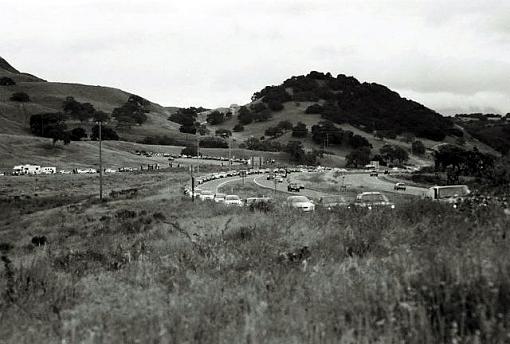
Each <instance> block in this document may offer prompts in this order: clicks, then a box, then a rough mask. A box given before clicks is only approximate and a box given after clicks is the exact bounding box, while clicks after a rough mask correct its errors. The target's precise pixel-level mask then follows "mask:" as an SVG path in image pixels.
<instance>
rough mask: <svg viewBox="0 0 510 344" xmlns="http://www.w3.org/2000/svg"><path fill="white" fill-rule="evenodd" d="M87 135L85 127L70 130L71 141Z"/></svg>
mask: <svg viewBox="0 0 510 344" xmlns="http://www.w3.org/2000/svg"><path fill="white" fill-rule="evenodd" d="M86 137H87V131H86V130H85V129H83V128H74V129H73V130H71V132H70V138H71V141H80V140H81V139H83V138H86Z"/></svg>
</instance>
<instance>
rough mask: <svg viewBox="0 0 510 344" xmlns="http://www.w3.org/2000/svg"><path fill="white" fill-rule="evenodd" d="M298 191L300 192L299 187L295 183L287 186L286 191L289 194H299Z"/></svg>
mask: <svg viewBox="0 0 510 344" xmlns="http://www.w3.org/2000/svg"><path fill="white" fill-rule="evenodd" d="M299 190H301V187H300V186H299V185H298V184H297V183H290V184H289V185H288V186H287V191H290V192H299Z"/></svg>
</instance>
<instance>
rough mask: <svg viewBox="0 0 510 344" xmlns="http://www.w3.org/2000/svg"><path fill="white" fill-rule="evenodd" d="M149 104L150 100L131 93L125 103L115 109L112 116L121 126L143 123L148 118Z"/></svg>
mask: <svg viewBox="0 0 510 344" xmlns="http://www.w3.org/2000/svg"><path fill="white" fill-rule="evenodd" d="M149 105H150V102H149V101H148V100H146V99H144V98H142V97H140V96H137V95H131V96H129V98H128V100H127V102H126V103H125V104H124V105H122V106H121V107H118V108H115V109H113V112H112V117H113V118H115V119H116V120H117V122H118V123H119V125H121V126H126V127H131V126H132V125H135V124H138V125H141V124H143V123H144V122H145V121H146V120H147V115H146V114H147V113H148V112H149Z"/></svg>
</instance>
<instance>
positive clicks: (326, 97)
mask: <svg viewBox="0 0 510 344" xmlns="http://www.w3.org/2000/svg"><path fill="white" fill-rule="evenodd" d="M290 90H291V91H290ZM252 99H253V100H254V101H255V100H258V99H261V100H262V102H264V103H269V102H270V101H277V102H280V103H284V102H288V101H296V102H300V101H311V102H318V101H323V102H324V105H319V104H316V105H311V106H310V107H308V108H307V109H306V110H305V111H306V113H313V114H316V113H320V114H321V115H322V117H323V118H325V119H328V120H330V121H332V122H335V123H339V124H342V123H349V124H352V125H354V126H357V127H359V128H361V129H363V130H365V131H367V132H372V131H374V130H377V131H381V132H383V133H384V132H389V131H392V132H393V133H395V135H400V134H402V133H403V132H411V133H413V134H414V135H416V136H418V137H424V138H428V139H432V140H436V141H439V140H442V139H444V138H445V136H446V135H450V134H452V133H453V132H451V129H452V127H453V122H452V121H451V120H450V119H448V118H445V117H443V116H441V115H440V114H438V113H436V112H434V111H432V110H430V109H428V108H426V107H425V106H423V105H421V104H418V103H416V102H413V101H411V100H408V99H405V98H402V97H400V96H399V94H398V93H396V92H393V91H391V90H390V89H388V88H387V87H385V86H383V85H379V84H375V83H360V82H359V81H358V80H356V79H355V78H353V77H348V76H345V75H343V74H340V75H338V76H337V77H336V78H335V77H333V76H332V75H331V74H329V73H327V74H324V73H319V72H311V73H310V74H308V75H306V76H303V75H301V76H294V77H292V78H290V79H288V80H285V81H284V82H283V84H282V85H280V86H268V87H265V88H264V89H263V90H262V91H260V92H256V93H255V94H254V95H253V97H252ZM457 134H458V133H457Z"/></svg>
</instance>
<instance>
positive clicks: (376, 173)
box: [370, 170, 379, 177]
mask: <svg viewBox="0 0 510 344" xmlns="http://www.w3.org/2000/svg"><path fill="white" fill-rule="evenodd" d="M377 176H379V172H377V171H376V170H372V171H370V177H377Z"/></svg>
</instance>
